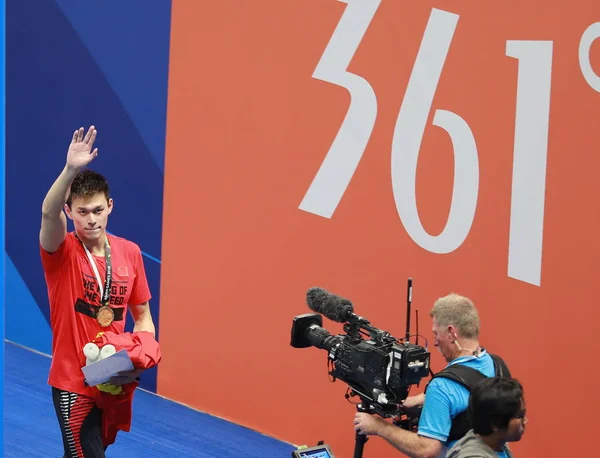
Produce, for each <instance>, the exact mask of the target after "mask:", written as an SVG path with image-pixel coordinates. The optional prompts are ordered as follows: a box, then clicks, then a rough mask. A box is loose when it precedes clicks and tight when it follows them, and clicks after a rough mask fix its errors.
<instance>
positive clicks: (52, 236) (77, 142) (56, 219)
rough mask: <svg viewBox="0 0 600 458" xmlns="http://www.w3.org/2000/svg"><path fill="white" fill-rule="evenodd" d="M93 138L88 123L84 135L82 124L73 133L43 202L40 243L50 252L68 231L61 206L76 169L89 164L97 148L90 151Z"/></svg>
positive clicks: (96, 153) (61, 241) (95, 154)
mask: <svg viewBox="0 0 600 458" xmlns="http://www.w3.org/2000/svg"><path fill="white" fill-rule="evenodd" d="M95 140H96V129H95V128H94V126H92V127H90V128H89V130H88V132H87V134H86V135H85V138H84V136H83V127H82V128H80V129H78V130H76V131H75V132H74V133H73V138H72V140H71V144H70V145H69V150H68V152H67V163H66V165H65V168H64V169H63V171H62V172H61V174H60V175H59V176H58V178H57V179H56V181H55V182H54V184H53V185H52V187H51V188H50V190H49V191H48V194H46V198H45V199H44V202H43V203H42V225H41V229H40V245H42V248H43V249H44V250H46V251H47V252H49V253H53V252H55V251H56V250H58V248H59V247H60V245H61V243H63V241H64V240H65V237H66V235H67V218H66V216H65V214H64V213H63V207H64V206H65V203H66V202H67V198H68V197H69V191H70V188H71V183H72V182H73V179H74V178H75V176H76V175H77V173H79V171H80V170H81V169H82V168H83V167H85V166H86V165H88V164H89V163H90V162H91V161H92V160H93V159H94V158H95V157H96V156H97V155H98V148H96V149H95V150H94V151H93V152H92V147H93V145H94V141H95Z"/></svg>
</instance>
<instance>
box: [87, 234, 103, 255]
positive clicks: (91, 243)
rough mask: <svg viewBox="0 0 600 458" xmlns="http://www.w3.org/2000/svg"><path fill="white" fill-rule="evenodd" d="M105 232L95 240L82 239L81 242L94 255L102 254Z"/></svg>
mask: <svg viewBox="0 0 600 458" xmlns="http://www.w3.org/2000/svg"><path fill="white" fill-rule="evenodd" d="M105 240H106V234H104V235H103V236H102V237H100V238H98V239H97V240H83V244H84V245H85V247H86V248H87V249H88V250H89V252H90V253H92V254H93V255H94V256H104V242H105Z"/></svg>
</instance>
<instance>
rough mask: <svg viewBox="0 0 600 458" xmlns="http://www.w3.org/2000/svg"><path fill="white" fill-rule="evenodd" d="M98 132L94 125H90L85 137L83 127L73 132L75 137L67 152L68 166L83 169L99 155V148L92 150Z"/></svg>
mask: <svg viewBox="0 0 600 458" xmlns="http://www.w3.org/2000/svg"><path fill="white" fill-rule="evenodd" d="M97 133H98V131H97V130H96V128H95V127H94V126H90V128H89V129H88V131H87V134H85V137H84V136H83V127H80V128H79V129H77V130H76V131H75V132H74V133H73V139H72V140H71V144H70V145H69V151H68V152H67V167H69V168H72V169H82V168H83V167H85V166H87V165H88V164H89V163H90V162H92V160H94V158H95V157H96V156H98V148H96V149H95V150H92V147H93V146H94V141H95V140H96V134H97Z"/></svg>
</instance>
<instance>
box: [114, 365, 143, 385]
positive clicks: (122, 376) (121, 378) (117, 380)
mask: <svg viewBox="0 0 600 458" xmlns="http://www.w3.org/2000/svg"><path fill="white" fill-rule="evenodd" d="M142 372H144V369H134V370H132V371H124V372H119V375H115V376H113V377H111V378H110V380H109V383H112V384H113V385H127V384H128V383H131V382H133V381H135V379H136V378H137V377H139V376H140V374H141V373H142Z"/></svg>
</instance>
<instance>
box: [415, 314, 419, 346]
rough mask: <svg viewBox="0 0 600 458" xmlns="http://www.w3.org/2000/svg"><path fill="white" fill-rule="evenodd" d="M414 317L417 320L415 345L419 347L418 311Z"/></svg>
mask: <svg viewBox="0 0 600 458" xmlns="http://www.w3.org/2000/svg"><path fill="white" fill-rule="evenodd" d="M415 317H416V320H417V339H416V340H415V345H419V310H418V309H416V310H415Z"/></svg>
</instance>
